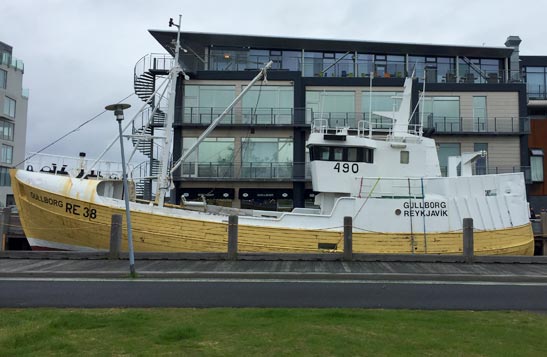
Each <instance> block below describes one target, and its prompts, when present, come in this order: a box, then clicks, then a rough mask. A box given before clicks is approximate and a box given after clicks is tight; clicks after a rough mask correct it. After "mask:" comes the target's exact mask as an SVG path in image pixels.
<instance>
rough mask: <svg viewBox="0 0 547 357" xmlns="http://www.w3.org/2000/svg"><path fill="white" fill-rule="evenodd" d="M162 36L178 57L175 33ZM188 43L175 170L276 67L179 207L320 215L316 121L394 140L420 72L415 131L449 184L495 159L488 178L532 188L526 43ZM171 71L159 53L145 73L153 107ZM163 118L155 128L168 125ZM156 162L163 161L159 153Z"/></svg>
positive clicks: (201, 158)
mask: <svg viewBox="0 0 547 357" xmlns="http://www.w3.org/2000/svg"><path fill="white" fill-rule="evenodd" d="M151 34H152V36H154V37H155V38H156V40H157V41H158V42H159V43H160V44H161V45H162V46H163V47H164V48H165V49H166V50H167V51H168V52H170V53H171V54H173V49H174V46H173V43H174V41H175V39H176V33H175V32H166V31H165V32H164V31H151ZM181 38H182V47H183V51H184V53H182V55H181V60H180V62H181V66H182V68H183V69H184V71H185V73H186V75H187V78H189V79H185V77H184V76H181V77H179V80H178V83H177V101H176V109H175V124H174V129H175V136H174V152H175V154H174V158H173V159H174V160H176V159H177V158H178V157H180V155H181V154H182V153H183V152H184V150H187V149H188V148H189V147H190V146H191V145H192V143H194V142H195V141H196V138H197V137H198V136H199V135H200V134H201V133H202V132H203V130H204V129H205V128H206V127H207V126H208V125H209V123H210V122H211V121H212V120H214V119H215V118H216V117H217V116H218V115H219V114H220V113H221V112H222V111H223V110H224V109H225V108H226V107H227V106H228V104H229V103H230V102H231V101H232V100H233V99H234V98H235V97H236V96H237V95H238V94H239V93H240V92H241V91H242V90H243V89H244V88H245V86H246V85H247V84H248V82H249V80H250V79H252V78H253V77H254V76H255V75H256V74H257V73H258V69H259V68H261V67H262V66H263V65H264V63H266V62H268V61H270V60H271V61H273V67H272V70H270V71H269V72H268V81H267V83H262V84H259V83H257V84H256V85H255V86H254V87H253V88H251V89H250V91H249V92H248V93H247V95H246V96H245V97H243V99H242V100H241V102H239V103H238V104H237V105H236V106H235V107H234V108H233V109H232V110H231V111H230V112H229V113H228V115H227V116H226V117H225V118H224V120H223V121H222V123H221V124H220V125H219V126H218V127H217V128H216V129H215V130H214V131H213V133H212V134H211V135H210V136H209V138H208V139H206V141H205V142H203V143H202V144H201V145H200V146H199V147H198V149H197V151H196V152H194V153H193V154H192V155H191V156H190V159H189V160H187V161H186V163H184V164H183V166H182V168H181V169H179V171H178V172H177V173H176V175H175V177H174V179H175V186H176V188H175V192H176V193H175V195H174V196H175V197H176V202H179V201H180V199H181V197H182V196H184V197H186V198H187V199H196V198H198V197H199V196H201V195H205V197H207V199H208V200H214V201H216V203H217V204H218V203H220V204H225V205H229V206H234V207H243V208H262V209H291V208H292V207H303V206H310V205H313V197H314V192H313V190H312V186H311V181H310V176H309V172H308V163H309V154H308V152H307V149H306V139H307V136H308V135H309V132H310V125H311V123H312V122H313V121H314V120H317V119H326V120H327V121H328V123H329V126H331V127H343V126H344V127H349V128H350V130H353V129H357V126H358V125H359V122H360V121H363V120H364V121H371V122H372V123H374V128H375V133H376V134H377V135H385V134H386V131H385V130H384V131H382V129H385V128H387V127H388V123H387V122H386V121H385V119H383V118H382V117H380V116H378V115H376V114H374V112H376V111H390V110H393V109H394V108H396V107H397V105H398V104H399V101H400V98H399V97H398V95H399V94H400V93H401V92H402V89H403V88H402V86H403V82H404V77H405V76H408V75H411V74H414V76H415V77H416V79H415V81H414V87H413V88H414V94H413V103H414V107H415V108H416V111H415V113H414V115H413V119H412V122H413V123H414V124H419V123H421V122H423V123H424V132H425V133H426V135H429V136H432V137H434V138H435V139H436V141H437V145H438V153H439V160H440V164H441V166H442V168H443V174H446V165H447V158H448V156H451V155H459V154H460V153H462V152H471V151H484V152H485V153H487V155H485V156H484V157H482V158H480V159H479V160H478V161H477V162H476V165H475V172H476V173H477V174H486V173H502V172H515V171H524V172H525V177H526V179H527V182H529V183H530V184H532V177H531V174H530V155H529V150H528V135H529V130H530V128H529V121H528V118H527V96H526V85H525V84H524V83H523V82H522V77H521V71H520V68H519V56H518V47H519V43H520V39H518V37H509V38H508V41H507V42H506V44H505V46H503V47H502V46H500V47H484V46H477V47H468V46H448V45H446V46H444V45H426V44H407V43H381V42H365V41H343V40H324V39H304V38H281V37H266V36H241V35H225V34H212V33H191V32H184V33H182V34H181ZM167 62H168V61H167V60H166V58H165V57H162V56H161V55H150V56H146V57H144V58H143V60H142V61H141V62H139V63H138V64H137V66H136V72H135V85H136V90H137V92H138V93H139V92H140V94H141V96H142V97H145V96H146V94H149V93H151V92H149V89H150V88H149V87H150V86H152V87H153V86H154V85H155V83H157V82H158V78H159V77H161V76H164V75H165V74H166V73H167V72H166V70H165V69H166V68H167V67H168V66H167V65H166V63H167ZM543 89H545V87H543ZM422 93H425V99H424V100H423V101H421V100H420V96H421V95H422ZM154 105H157V106H161V104H160V102H155V104H154ZM164 111H165V109H164V108H160V110H159V114H158V116H157V118H155V122H154V123H155V125H157V126H158V127H159V126H160V125H161V124H162V119H161V118H162V117H161V115H163V112H164ZM156 119H157V120H156ZM137 130H140V129H139V128H137ZM142 130H144V129H142ZM152 130H154V129H152ZM148 154H149V155H150V156H151V158H152V161H154V160H153V159H154V157H155V155H156V153H155V150H154V146H153V145H151V146H150V147H149V149H148ZM151 166H154V165H151Z"/></svg>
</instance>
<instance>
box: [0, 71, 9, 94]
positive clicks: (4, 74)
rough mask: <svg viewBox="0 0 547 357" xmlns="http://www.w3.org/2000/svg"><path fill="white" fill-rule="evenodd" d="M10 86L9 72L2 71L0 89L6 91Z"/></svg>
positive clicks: (0, 72) (0, 73)
mask: <svg viewBox="0 0 547 357" xmlns="http://www.w3.org/2000/svg"><path fill="white" fill-rule="evenodd" d="M7 84H8V72H7V71H4V70H3V69H0V89H6V88H7Z"/></svg>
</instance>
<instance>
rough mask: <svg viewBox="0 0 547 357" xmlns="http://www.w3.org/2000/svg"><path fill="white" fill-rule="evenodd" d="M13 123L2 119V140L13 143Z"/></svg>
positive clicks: (0, 120) (0, 132) (0, 133)
mask: <svg viewBox="0 0 547 357" xmlns="http://www.w3.org/2000/svg"><path fill="white" fill-rule="evenodd" d="M13 127H14V125H13V123H10V122H9V121H7V120H2V119H0V139H2V140H11V141H13Z"/></svg>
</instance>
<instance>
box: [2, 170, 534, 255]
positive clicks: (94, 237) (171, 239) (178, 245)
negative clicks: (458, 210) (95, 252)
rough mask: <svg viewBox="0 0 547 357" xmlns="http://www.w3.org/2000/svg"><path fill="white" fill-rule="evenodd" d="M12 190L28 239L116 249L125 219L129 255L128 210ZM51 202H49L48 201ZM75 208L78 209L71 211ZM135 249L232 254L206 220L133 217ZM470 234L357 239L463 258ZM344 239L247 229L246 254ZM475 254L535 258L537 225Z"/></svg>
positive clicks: (478, 243) (493, 239)
mask: <svg viewBox="0 0 547 357" xmlns="http://www.w3.org/2000/svg"><path fill="white" fill-rule="evenodd" d="M15 172H16V171H15V170H11V180H12V188H13V191H14V196H15V199H16V203H17V206H18V208H19V215H20V219H21V223H22V225H23V228H24V230H25V234H26V235H27V237H31V238H37V239H40V240H44V241H48V242H54V243H57V244H60V245H69V246H80V247H89V248H94V249H105V250H106V249H108V248H109V241H110V223H111V217H112V215H113V214H121V215H122V216H123V217H124V227H123V232H124V237H123V242H124V243H123V244H122V248H123V249H127V244H126V242H127V237H126V233H125V232H126V229H125V211H124V210H122V209H118V208H112V207H109V206H106V205H99V204H94V203H90V202H86V201H83V200H77V199H74V198H67V197H65V196H63V195H59V194H54V193H51V192H46V191H42V190H40V189H38V188H36V187H31V186H29V185H26V184H24V183H22V182H20V181H18V180H17V178H16V176H15ZM46 197H47V199H46ZM67 205H70V207H71V209H68V208H67ZM131 223H132V228H133V242H134V248H135V251H137V252H225V251H226V250H227V244H228V239H227V231H228V225H227V223H220V222H210V221H202V220H196V219H190V218H181V217H171V216H164V215H158V214H150V213H144V212H137V211H132V213H131ZM462 241H463V239H462V232H461V231H460V232H447V233H430V234H426V235H425V236H424V235H423V234H415V235H413V236H412V235H411V234H410V233H401V234H394V233H373V232H370V233H357V232H354V233H353V252H355V253H392V254H408V253H412V252H414V253H427V254H461V252H462V250H463V247H462ZM343 242H344V240H343V233H342V232H333V231H326V230H314V229H294V228H278V227H261V226H250V225H242V224H240V225H239V227H238V250H239V251H240V252H283V253H288V252H294V253H309V252H312V253H313V252H315V253H317V252H325V251H326V250H325V249H320V248H319V246H320V245H321V246H322V247H324V244H328V245H332V246H335V247H336V250H338V251H342V250H343ZM474 244H475V253H476V254H481V255H490V254H492V255H532V254H533V248H534V240H533V233H532V228H531V225H530V224H526V225H523V226H519V227H513V228H509V229H503V230H492V231H475V233H474Z"/></svg>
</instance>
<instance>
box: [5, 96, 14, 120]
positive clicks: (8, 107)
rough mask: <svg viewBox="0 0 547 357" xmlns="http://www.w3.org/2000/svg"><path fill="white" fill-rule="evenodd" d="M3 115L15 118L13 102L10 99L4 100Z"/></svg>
mask: <svg viewBox="0 0 547 357" xmlns="http://www.w3.org/2000/svg"><path fill="white" fill-rule="evenodd" d="M4 114H5V115H7V116H9V117H11V118H15V100H14V99H11V98H10V97H5V98H4Z"/></svg>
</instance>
